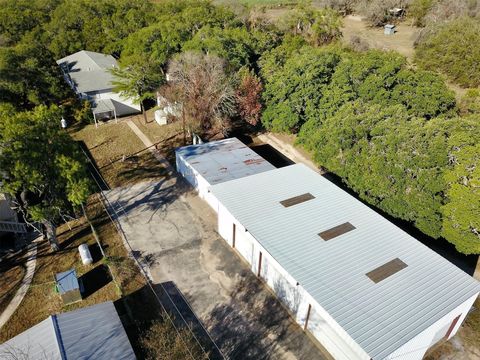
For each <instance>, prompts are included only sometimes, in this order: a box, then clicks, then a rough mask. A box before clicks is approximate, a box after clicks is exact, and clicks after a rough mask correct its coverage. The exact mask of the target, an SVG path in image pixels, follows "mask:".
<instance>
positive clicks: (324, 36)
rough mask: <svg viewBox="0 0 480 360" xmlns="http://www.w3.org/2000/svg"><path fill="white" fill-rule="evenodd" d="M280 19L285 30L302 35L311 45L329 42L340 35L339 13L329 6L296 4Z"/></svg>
mask: <svg viewBox="0 0 480 360" xmlns="http://www.w3.org/2000/svg"><path fill="white" fill-rule="evenodd" d="M282 20H283V23H284V26H285V27H286V30H287V31H289V32H290V33H292V34H295V35H301V36H303V38H305V40H306V41H307V42H308V43H309V44H311V45H315V46H319V45H325V44H329V43H331V42H332V41H334V40H337V39H339V38H340V37H341V36H342V32H341V31H340V27H341V25H342V20H341V18H340V15H339V13H338V12H337V11H335V10H333V9H330V8H324V9H320V10H318V9H315V8H313V7H311V6H298V7H297V8H295V9H294V10H293V11H292V12H290V13H288V14H287V15H285V17H284V18H283V19H282Z"/></svg>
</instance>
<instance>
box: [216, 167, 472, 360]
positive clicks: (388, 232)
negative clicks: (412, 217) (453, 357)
mask: <svg viewBox="0 0 480 360" xmlns="http://www.w3.org/2000/svg"><path fill="white" fill-rule="evenodd" d="M211 191H212V192H213V194H214V195H215V196H216V197H217V199H218V200H219V201H220V202H221V203H222V204H223V205H224V206H225V207H226V208H227V209H228V211H229V212H230V213H231V214H232V215H233V216H234V217H235V218H236V219H237V220H238V221H239V222H240V223H241V224H242V225H243V226H245V228H246V229H247V230H248V231H249V232H250V233H251V234H252V235H253V236H254V237H255V239H256V240H257V241H258V242H259V243H260V244H261V245H262V246H263V247H264V248H265V250H266V251H268V253H270V255H271V256H273V258H275V259H276V260H277V261H278V263H279V264H280V265H281V266H282V267H283V268H284V269H285V270H286V271H287V272H288V273H289V274H290V275H292V277H293V278H294V279H295V280H296V281H298V282H299V283H300V284H301V286H303V288H304V289H305V290H306V291H307V292H308V293H309V294H310V295H311V296H312V297H313V298H314V299H315V300H316V301H317V302H318V303H319V304H320V305H321V306H322V307H323V308H324V309H325V310H326V311H327V312H328V313H329V314H330V315H331V316H332V317H333V318H334V319H335V321H336V322H337V323H338V324H339V325H340V326H342V328H343V329H345V331H346V332H347V333H348V334H349V335H350V336H351V337H352V338H353V339H354V340H355V341H356V342H357V343H358V344H359V345H360V346H361V347H362V348H363V349H364V350H365V352H366V353H367V354H369V355H370V356H371V357H372V358H373V359H383V358H384V357H386V356H388V355H389V354H391V353H392V352H393V351H395V350H396V349H398V348H399V347H400V346H402V345H403V344H405V343H406V342H408V341H409V340H410V339H412V338H413V337H414V336H416V335H417V334H419V333H420V332H421V331H423V330H424V329H426V328H427V327H428V326H430V325H431V324H433V323H434V322H436V321H437V320H439V319H440V318H441V317H442V316H444V315H446V314H447V313H448V312H450V311H451V310H452V309H454V308H455V307H457V306H459V305H460V304H461V303H463V302H464V301H465V300H466V299H468V298H470V297H472V296H473V295H475V294H476V293H478V292H479V291H480V283H479V282H477V281H476V280H474V279H473V278H472V277H470V276H468V275H467V274H466V273H464V272H463V271H462V270H460V269H459V268H457V267H456V266H455V265H453V264H451V263H450V262H449V261H447V260H446V259H444V258H443V257H441V256H440V255H438V254H437V253H435V252H433V251H432V250H430V249H429V248H428V247H426V246H424V245H423V244H421V243H420V242H418V241H417V240H416V239H414V238H413V237H411V236H410V235H408V234H407V233H405V232H404V231H403V230H401V229H400V228H398V227H397V226H395V225H394V224H392V223H391V222H389V221H388V220H386V219H385V218H383V217H382V216H381V215H379V214H377V213H376V212H375V211H373V210H372V209H370V208H369V207H367V206H366V205H364V204H363V203H361V202H360V201H358V200H357V199H355V198H354V197H352V196H351V195H349V194H348V193H346V192H345V191H343V190H341V189H340V188H339V187H337V186H335V185H334V184H333V183H331V182H330V181H328V180H327V179H325V178H324V177H322V176H321V175H319V174H317V173H316V172H314V171H313V170H311V169H309V168H307V167H306V166H304V165H301V164H297V165H291V166H287V167H284V168H281V169H276V170H272V171H267V172H263V173H260V174H256V175H253V176H249V177H245V178H241V179H237V180H232V181H229V182H224V183H222V184H218V185H215V186H212V187H211ZM305 193H310V194H312V195H313V196H314V197H315V198H314V199H312V200H308V201H305V202H302V203H299V204H297V205H294V206H290V207H284V206H282V205H281V204H280V201H282V200H286V199H288V198H292V197H295V196H298V195H301V194H305ZM346 222H349V223H351V224H352V225H353V226H354V227H355V229H354V230H352V231H349V232H347V233H345V234H343V235H340V236H338V237H335V238H333V239H331V240H329V241H325V240H323V239H322V238H320V237H319V235H318V234H319V233H320V232H323V231H325V230H328V229H331V228H332V227H335V226H338V225H340V224H342V223H346ZM395 258H399V259H400V260H401V261H403V262H404V263H405V264H407V267H406V268H404V269H402V270H400V271H399V272H397V273H395V274H394V275H391V276H390V277H388V278H386V279H384V280H382V281H380V282H378V283H374V282H373V281H372V280H371V279H370V278H369V277H367V276H366V274H367V273H368V272H370V271H372V270H374V269H376V268H378V267H379V266H381V265H383V264H385V263H387V262H389V261H391V260H393V259H395Z"/></svg>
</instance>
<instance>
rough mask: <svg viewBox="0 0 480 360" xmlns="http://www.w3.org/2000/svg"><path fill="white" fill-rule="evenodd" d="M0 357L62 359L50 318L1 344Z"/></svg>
mask: <svg viewBox="0 0 480 360" xmlns="http://www.w3.org/2000/svg"><path fill="white" fill-rule="evenodd" d="M0 359H29V360H46V359H48V360H62V357H61V355H60V350H59V347H58V343H57V337H56V335H55V330H54V327H53V322H52V318H51V317H49V318H48V319H45V320H43V321H42V322H41V323H38V324H37V325H35V326H33V327H31V328H30V329H28V330H27V331H25V332H23V333H21V334H20V335H18V336H16V337H14V338H13V339H10V340H9V341H7V342H5V343H3V344H1V345H0Z"/></svg>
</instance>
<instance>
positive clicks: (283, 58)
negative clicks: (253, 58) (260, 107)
mask: <svg viewBox="0 0 480 360" xmlns="http://www.w3.org/2000/svg"><path fill="white" fill-rule="evenodd" d="M306 45H307V42H306V41H305V39H304V38H303V37H301V36H298V35H290V34H286V35H285V36H284V37H283V39H282V42H281V43H280V44H279V45H278V46H277V47H274V48H273V49H270V50H268V51H265V52H264V53H263V54H262V55H261V57H260V59H259V60H258V65H259V66H260V75H261V76H262V78H263V79H264V80H265V81H270V80H271V79H272V78H273V77H274V75H275V73H276V72H277V71H279V70H281V69H282V68H283V66H284V65H285V63H286V62H287V60H288V59H289V58H291V57H292V56H293V55H294V54H298V53H299V51H300V49H301V48H302V47H304V46H306Z"/></svg>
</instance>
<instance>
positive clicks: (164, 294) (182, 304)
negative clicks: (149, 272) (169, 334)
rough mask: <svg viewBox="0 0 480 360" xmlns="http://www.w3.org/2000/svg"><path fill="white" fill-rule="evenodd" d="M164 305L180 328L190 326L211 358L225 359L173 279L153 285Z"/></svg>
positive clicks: (213, 359) (214, 359)
mask: <svg viewBox="0 0 480 360" xmlns="http://www.w3.org/2000/svg"><path fill="white" fill-rule="evenodd" d="M153 287H154V289H155V292H156V294H157V296H158V299H159V301H160V302H161V303H162V307H163V308H164V309H165V310H166V311H167V312H168V314H169V315H170V317H171V319H172V320H173V322H174V323H175V326H176V327H178V328H183V327H188V328H189V329H190V331H191V332H192V333H193V334H194V336H195V338H196V339H197V341H198V343H199V344H200V345H201V347H202V348H203V349H204V351H205V352H206V353H208V358H209V359H211V360H217V359H218V360H220V359H224V357H223V355H222V354H221V352H220V351H219V349H218V348H217V346H216V344H215V343H214V342H213V340H212V338H211V337H210V334H209V333H208V332H207V330H206V328H205V327H204V325H203V323H202V322H201V321H200V320H199V319H198V317H197V315H196V314H195V313H194V311H193V310H192V308H191V306H190V304H189V303H188V300H187V299H186V297H185V296H184V295H183V294H182V292H181V291H180V290H179V289H178V287H177V286H176V284H175V283H174V282H173V281H166V282H163V283H161V284H154V285H153Z"/></svg>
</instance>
